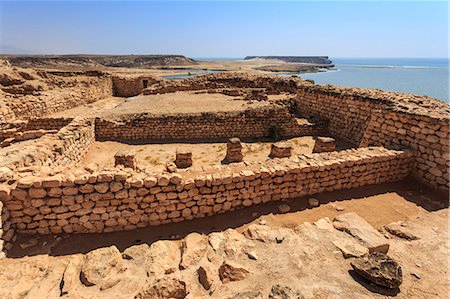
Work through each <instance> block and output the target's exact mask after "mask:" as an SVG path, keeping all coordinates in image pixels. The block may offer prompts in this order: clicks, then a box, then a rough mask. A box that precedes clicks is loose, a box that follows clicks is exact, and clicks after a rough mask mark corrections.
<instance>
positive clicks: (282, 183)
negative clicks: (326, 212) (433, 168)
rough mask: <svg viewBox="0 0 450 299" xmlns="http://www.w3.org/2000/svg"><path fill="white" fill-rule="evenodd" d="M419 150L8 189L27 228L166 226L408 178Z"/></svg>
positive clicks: (32, 181) (38, 181)
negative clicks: (197, 173)
mask: <svg viewBox="0 0 450 299" xmlns="http://www.w3.org/2000/svg"><path fill="white" fill-rule="evenodd" d="M411 158H412V154H411V153H410V152H408V151H394V150H388V149H385V148H381V147H370V148H361V149H354V150H347V151H341V152H332V153H322V154H310V155H304V156H299V157H295V158H290V159H282V160H276V159H275V160H271V161H269V162H267V163H264V164H259V163H255V164H251V163H250V164H249V165H248V166H247V167H246V168H245V169H242V167H235V166H233V164H231V165H229V166H222V170H221V171H220V172H216V173H214V174H212V175H194V176H192V175H190V174H189V173H182V174H179V173H174V174H161V175H155V176H153V175H147V174H145V173H137V172H134V171H130V172H126V171H120V170H116V171H115V172H104V173H85V174H82V175H79V176H76V177H73V176H65V175H56V176H50V177H45V178H39V177H34V176H29V177H24V178H22V179H20V180H19V181H18V182H17V184H15V185H14V187H13V188H12V189H11V190H7V189H6V190H5V189H4V190H2V193H1V194H2V201H3V202H4V204H5V205H6V207H7V209H8V210H9V211H10V213H11V218H10V219H11V220H10V221H11V223H13V225H14V226H15V227H16V229H17V230H18V231H21V232H26V233H33V234H34V233H38V234H49V233H60V232H63V231H64V232H67V233H72V232H75V233H86V232H108V231H118V230H129V229H134V228H137V227H144V226H147V225H160V224H164V223H169V222H179V221H183V220H189V219H193V218H199V217H205V216H209V215H214V214H217V213H223V212H226V211H230V210H234V209H237V208H242V207H247V206H250V205H254V204H260V203H264V202H268V201H277V200H282V199H288V198H298V197H302V196H306V195H311V194H316V193H321V192H326V191H333V190H341V189H349V188H355V187H359V186H364V185H369V184H378V183H382V182H389V181H397V180H401V179H403V178H404V177H405V176H406V175H408V173H409V171H410V162H411Z"/></svg>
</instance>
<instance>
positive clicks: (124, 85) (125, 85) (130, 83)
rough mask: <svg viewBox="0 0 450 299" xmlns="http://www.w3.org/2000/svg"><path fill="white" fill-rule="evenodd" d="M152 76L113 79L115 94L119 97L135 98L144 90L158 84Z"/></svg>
mask: <svg viewBox="0 0 450 299" xmlns="http://www.w3.org/2000/svg"><path fill="white" fill-rule="evenodd" d="M158 81H159V80H157V79H156V78H155V77H152V76H138V77H113V78H112V83H113V93H114V95H115V96H118V97H133V96H137V95H138V94H140V93H142V91H143V90H144V88H146V87H147V86H150V85H152V84H154V83H156V82H158Z"/></svg>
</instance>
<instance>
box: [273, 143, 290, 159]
mask: <svg viewBox="0 0 450 299" xmlns="http://www.w3.org/2000/svg"><path fill="white" fill-rule="evenodd" d="M291 155H292V146H291V145H289V144H287V143H284V142H277V143H273V144H272V147H271V149H270V154H269V157H270V158H271V159H274V158H289V157H290V156H291Z"/></svg>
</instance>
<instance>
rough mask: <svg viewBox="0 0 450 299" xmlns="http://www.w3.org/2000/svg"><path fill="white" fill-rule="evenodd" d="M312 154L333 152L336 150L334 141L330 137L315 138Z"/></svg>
mask: <svg viewBox="0 0 450 299" xmlns="http://www.w3.org/2000/svg"><path fill="white" fill-rule="evenodd" d="M314 140H315V143H314V148H313V153H325V152H334V151H335V150H336V140H334V138H331V137H315V138H314Z"/></svg>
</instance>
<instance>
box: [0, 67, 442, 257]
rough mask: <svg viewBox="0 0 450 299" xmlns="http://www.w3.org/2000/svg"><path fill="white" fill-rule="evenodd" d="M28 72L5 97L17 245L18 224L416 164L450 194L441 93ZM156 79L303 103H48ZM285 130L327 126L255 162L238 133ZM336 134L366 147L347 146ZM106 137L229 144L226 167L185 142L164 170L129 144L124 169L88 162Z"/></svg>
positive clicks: (89, 222) (284, 190) (59, 224)
mask: <svg viewBox="0 0 450 299" xmlns="http://www.w3.org/2000/svg"><path fill="white" fill-rule="evenodd" d="M1 67H2V70H3V68H5V67H6V68H9V67H8V66H5V67H3V66H1ZM25 73H26V72H25ZM22 75H23V74H22ZM22 75H20V73H18V72H15V71H13V70H12V69H8V71H7V75H5V76H3V77H0V95H6V96H5V97H3V98H2V97H0V142H2V146H4V147H2V148H0V204H1V205H0V207H1V219H0V225H1V227H0V247H1V248H0V249H1V250H3V251H5V250H8V248H10V246H11V244H12V243H11V241H13V240H14V233H15V232H22V233H29V234H56V233H62V232H65V233H99V232H112V231H122V230H131V229H135V228H139V227H144V226H148V225H151V226H155V225H162V224H166V223H171V222H180V221H185V220H190V219H194V218H200V217H206V216H211V215H214V214H217V213H224V212H227V211H231V210H235V209H239V208H243V207H248V206H251V205H256V204H260V203H265V202H269V201H279V200H284V199H297V200H306V199H304V197H305V196H309V195H312V194H318V193H322V192H330V191H335V190H342V189H351V188H356V187H360V186H365V185H370V184H380V183H384V182H392V181H398V180H402V179H404V178H405V177H406V176H407V175H409V174H412V175H413V176H414V177H416V178H417V179H418V180H421V181H422V182H425V183H427V184H429V185H430V186H432V187H434V188H437V189H440V190H443V191H446V192H448V187H449V186H448V182H449V177H448V175H449V174H448V168H449V166H450V162H449V161H450V156H449V119H450V118H449V112H450V109H449V106H448V105H447V104H444V103H441V102H439V101H437V100H434V99H430V98H427V97H420V96H415V95H407V94H399V93H392V92H383V91H377V90H369V89H356V88H344V87H336V86H328V85H327V86H318V85H313V84H310V83H308V82H305V81H302V80H301V79H299V78H281V77H277V76H261V75H248V74H241V73H220V74H208V75H205V76H199V77H196V78H189V79H186V80H180V81H168V80H163V79H155V78H152V77H147V76H134V77H131V76H126V77H113V76H111V75H108V74H105V73H100V72H81V73H70V72H43V71H42V72H31V71H29V72H28V73H26V74H25V75H24V76H25V77H27V78H28V77H30V78H34V79H33V81H35V80H36V81H39V82H41V83H39V84H37V85H30V84H28V83H27V82H25V81H26V80H25V79H24V77H23V76H22ZM21 76H22V77H21ZM27 84H28V85H27ZM146 85H147V86H146ZM11 86H12V87H11ZM142 90H143V93H145V94H156V93H169V92H175V91H184V90H196V91H198V92H207V91H208V90H216V91H217V90H221V91H222V92H224V93H227V94H238V95H250V96H249V97H248V98H247V99H248V100H249V101H253V100H258V101H266V100H267V99H266V96H267V95H279V94H281V93H287V94H290V95H292V97H294V96H295V99H285V102H286V103H287V102H289V105H285V104H280V103H271V104H270V105H267V106H265V107H264V108H252V109H247V110H243V111H233V112H219V113H217V112H216V113H212V112H210V113H196V114H192V113H184V114H173V115H172V114H166V115H153V114H149V113H141V114H121V115H99V116H97V117H95V118H83V117H76V118H51V117H49V116H48V115H47V114H50V113H54V112H57V111H61V110H65V109H68V108H72V107H75V106H77V105H82V104H88V103H92V102H93V101H96V100H97V99H100V98H104V97H107V96H111V95H113V94H114V95H116V96H120V95H122V96H132V95H135V94H138V93H141V91H142ZM256 98H257V99H256ZM292 102H293V103H292ZM275 131H276V132H278V131H279V132H280V134H281V135H282V137H283V138H289V137H297V136H303V135H309V136H311V135H312V136H315V140H316V147H315V149H314V151H315V152H317V153H313V154H309V155H301V156H292V148H290V147H284V146H283V145H282V143H276V144H274V146H273V147H272V153H271V155H270V156H271V158H272V159H267V160H265V161H258V162H248V161H244V162H242V160H243V155H242V145H241V143H240V140H239V139H238V138H241V139H242V138H246V139H250V140H252V138H261V137H268V135H270V132H275ZM318 136H332V137H333V138H324V137H318ZM229 138H231V139H229ZM334 139H338V140H339V141H342V140H345V141H347V142H349V143H351V144H352V145H354V146H355V148H354V149H348V150H343V151H336V150H335V149H336V148H335V142H334ZM95 140H116V141H133V142H135V141H138V142H153V141H156V142H163V143H164V142H173V141H192V140H194V141H195V140H208V141H212V140H229V142H228V144H227V154H226V157H225V159H224V161H223V162H225V163H224V165H221V166H216V167H204V168H202V171H201V172H199V171H198V170H195V169H193V168H189V167H190V166H191V165H192V153H191V152H178V153H177V156H176V159H175V161H173V163H172V161H171V163H169V164H168V165H167V166H168V167H167V170H168V171H167V172H155V171H154V170H151V169H149V168H147V167H146V165H142V166H143V167H142V168H141V167H140V166H141V165H139V168H138V167H136V161H135V157H134V155H132V154H131V155H130V154H121V155H118V156H117V157H116V164H117V165H118V167H114V168H105V169H97V168H96V167H88V166H83V165H78V163H79V162H80V160H81V159H82V158H83V156H84V155H85V154H86V152H87V151H88V150H89V148H90V146H91V144H92V143H93V142H94V141H95ZM230 162H242V163H230ZM228 163H230V164H228ZM317 204H318V203H317Z"/></svg>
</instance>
